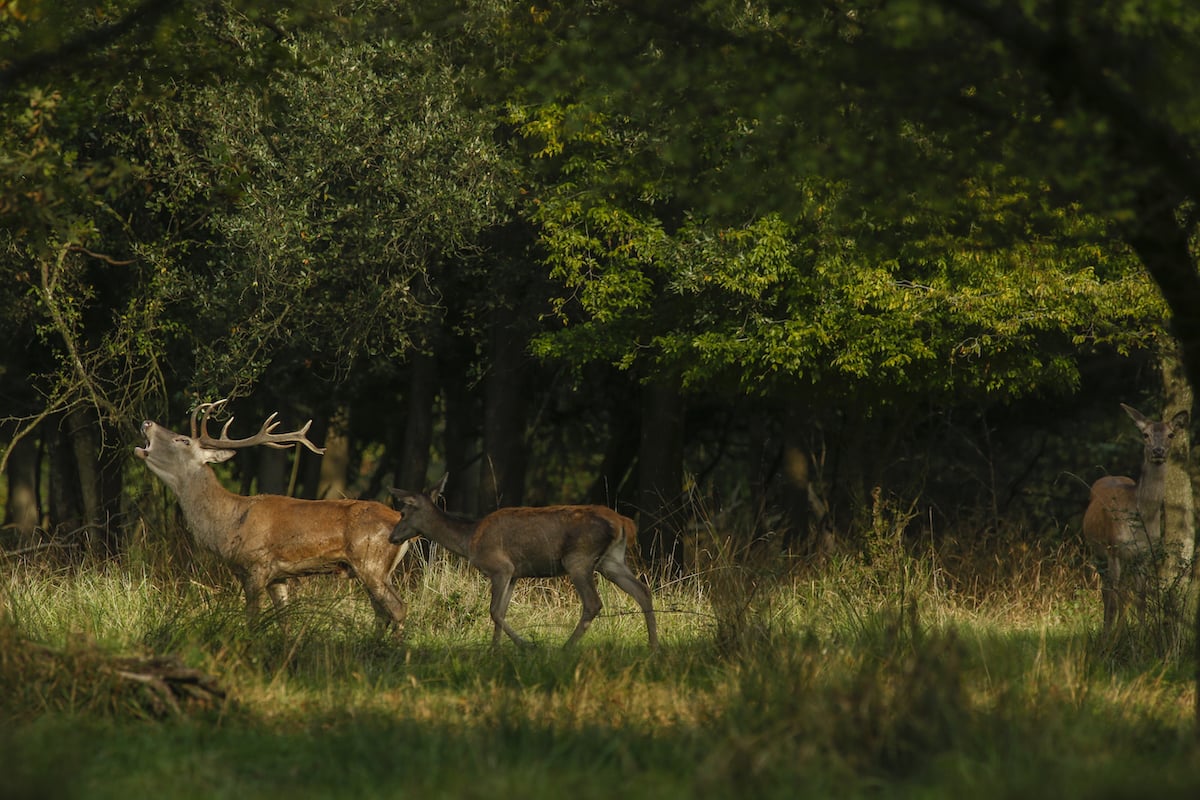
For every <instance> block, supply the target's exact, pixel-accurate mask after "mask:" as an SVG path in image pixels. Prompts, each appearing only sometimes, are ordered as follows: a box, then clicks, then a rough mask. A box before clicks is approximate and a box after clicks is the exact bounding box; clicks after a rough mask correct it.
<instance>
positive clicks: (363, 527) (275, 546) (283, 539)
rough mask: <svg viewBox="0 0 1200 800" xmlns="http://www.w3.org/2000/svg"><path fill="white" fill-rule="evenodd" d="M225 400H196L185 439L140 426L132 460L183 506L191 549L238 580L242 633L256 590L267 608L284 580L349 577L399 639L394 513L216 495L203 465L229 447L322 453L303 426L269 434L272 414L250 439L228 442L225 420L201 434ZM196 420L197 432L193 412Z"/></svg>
mask: <svg viewBox="0 0 1200 800" xmlns="http://www.w3.org/2000/svg"><path fill="white" fill-rule="evenodd" d="M225 402H226V401H225V400H219V401H217V402H215V403H204V404H202V405H200V406H198V407H197V408H196V410H195V411H193V412H192V435H191V436H183V435H181V434H178V433H174V432H172V431H170V430H167V429H166V428H164V427H162V426H161V425H159V424H157V423H155V422H152V421H150V420H146V421H145V422H143V423H142V433H143V435H144V436H145V437H146V445H145V446H144V447H137V448H134V454H135V455H137V457H138V458H140V459H142V461H144V462H146V466H147V467H149V468H150V470H151V471H152V472H154V474H156V475H158V477H160V478H161V479H162V480H163V483H165V484H166V485H167V486H169V487H170V488H171V491H173V492H174V493H175V496H176V497H177V498H178V499H179V506H180V508H182V509H183V516H184V519H185V521H186V522H187V527H188V529H189V530H190V531H191V533H192V536H193V537H194V538H195V540H196V543H197V544H199V545H201V546H202V547H205V548H207V549H209V550H211V551H213V552H214V553H216V554H217V555H218V556H220V557H221V559H222V560H223V561H225V563H227V564H228V565H229V566H230V567H231V568H232V569H233V571H234V573H236V575H237V576H238V578H239V579H240V580H241V583H242V589H243V591H244V592H245V594H246V612H247V616H248V617H249V621H250V624H251V626H253V625H254V624H255V623H256V621H257V618H258V613H259V608H260V606H261V604H262V595H263V592H264V591H265V592H266V593H267V594H268V595H269V596H270V598H271V601H272V603H273V604H274V606H275V608H276V609H282V608H283V606H284V605H286V603H287V599H288V593H287V584H286V582H285V581H286V580H287V579H288V578H293V577H300V576H304V575H315V574H321V573H330V572H349V573H350V574H352V575H353V576H355V577H357V578H358V580H360V581H361V582H362V584H363V586H364V587H366V590H367V594H368V595H369V596H370V598H371V605H372V606H373V607H374V609H375V615H376V617H377V618H378V619H379V620H380V622H382V623H384V624H386V625H391V626H394V627H395V628H396V630H397V632H399V630H400V629H401V627H402V626H403V624H404V617H405V614H406V612H407V608H406V606H405V604H404V601H403V600H401V599H400V597H399V595H397V594H396V591H395V590H394V589H393V588H392V584H391V578H392V573H393V572H394V571H395V569H396V566H397V565H398V564H399V563H400V558H401V557H402V556H403V555H404V553H405V551H406V550H407V549H408V548H407V545H403V544H402V545H396V544H392V543H391V542H389V541H388V534H389V533H390V531H391V530H392V528H394V527H395V526H396V523H398V522H399V521H400V514H399V513H398V512H396V511H395V510H394V509H392V508H389V507H388V506H387V505H385V504H383V503H377V502H374V501H368V500H301V499H298V498H295V497H285V496H282V495H272V494H260V495H254V496H251V497H243V496H242V495H238V494H234V493H232V492H230V491H228V490H226V489H225V487H223V486H222V485H221V483H220V481H218V480H217V476H216V474H215V473H214V472H213V471H212V468H211V467H209V466H208V465H209V464H214V463H219V462H222V461H226V460H228V459H230V458H232V457H233V456H234V454H235V451H236V450H237V449H238V448H243V447H252V446H254V445H260V444H261V445H266V446H267V447H276V448H286V447H288V446H290V445H292V444H301V445H304V446H305V447H307V448H308V449H309V450H311V451H313V452H314V453H318V454H320V453H324V452H325V451H324V449H322V448H319V447H317V446H316V445H314V444H313V443H312V442H310V441H309V440H308V437H307V435H306V434H307V432H308V428H309V426H310V425H312V420H309V421H308V422H307V423H305V425H304V427H302V428H300V430H298V431H294V432H291V433H274V432H273V431H274V430H275V428H276V427H278V425H279V423H278V422H276V421H275V417H276V416H277V414H274V413H273V414H271V416H269V417H268V418H267V420H266V422H264V423H263V424H262V427H261V428H260V429H259V432H258V433H256V434H255V435H253V436H249V437H247V438H245V439H230V438H228V432H229V426H230V425H231V424H232V423H233V418H232V417H230V418H229V420H228V421H227V422H226V423H225V426H224V427H223V428H222V429H221V435H220V436H218V437H216V438H213V437H211V436H209V435H208V419H209V415H210V414H211V413H212V412H213V411H216V410H218V409H220V408H221V406H223V405H224V404H225ZM197 414H202V415H203V416H202V418H201V420H200V423H199V430H197V423H196V415H197Z"/></svg>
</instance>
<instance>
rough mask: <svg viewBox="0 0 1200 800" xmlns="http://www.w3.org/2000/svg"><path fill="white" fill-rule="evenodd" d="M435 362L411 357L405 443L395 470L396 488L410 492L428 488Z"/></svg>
mask: <svg viewBox="0 0 1200 800" xmlns="http://www.w3.org/2000/svg"><path fill="white" fill-rule="evenodd" d="M437 391H438V379H437V360H436V359H435V358H434V357H433V355H431V354H428V353H414V354H413V357H412V372H411V375H410V377H409V380H408V402H407V403H406V404H405V417H404V441H403V442H402V444H401V446H400V463H399V464H398V465H397V467H396V485H397V486H398V487H399V488H401V489H408V490H410V491H415V492H419V491H424V490H425V489H426V488H428V487H429V448H430V445H431V444H432V443H433V404H434V402H435V401H436V400H437Z"/></svg>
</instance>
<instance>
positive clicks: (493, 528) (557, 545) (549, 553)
mask: <svg viewBox="0 0 1200 800" xmlns="http://www.w3.org/2000/svg"><path fill="white" fill-rule="evenodd" d="M444 482H445V479H443V484H444ZM392 494H393V495H394V496H395V497H396V499H397V500H398V501H399V503H400V514H401V517H402V519H401V520H400V522H399V523H398V524H397V525H396V527H395V529H394V530H393V531H392V534H391V537H390V541H391V542H392V543H393V544H400V543H403V542H407V541H408V540H409V539H412V538H414V537H416V536H424V537H426V538H427V539H429V540H431V541H433V542H436V543H438V544H440V545H441V546H442V547H445V548H446V549H447V550H449V551H451V552H452V553H457V554H458V555H460V556H463V557H465V558H466V559H467V561H469V562H470V563H471V566H473V567H475V568H476V569H478V570H479V571H480V572H482V573H483V574H484V575H487V576H488V578H490V579H491V582H492V601H491V616H492V622H493V623H495V628H494V629H493V632H492V646H493V647H495V646H497V645H498V644H499V643H500V632H501V631H503V632H505V633H507V634H508V635H509V636H510V637H511V638H512V640H513V641H514V642H516V643H517V644H519V645H524V644H527V642H526V641H525V640H524V639H523V638H521V637H520V636H519V635H518V634H517V632H516V631H514V630H513V629H512V628H511V627H510V626H509V624H508V623H507V622H505V620H504V617H505V614H507V612H508V604H509V601H510V600H512V593H513V585H514V584H515V583H516V580H517V578H551V577H555V576H557V575H563V574H566V575H568V576H570V578H571V583H572V584H573V585H574V587H575V591H576V592H577V593H578V594H579V599H580V600H581V601H583V614H582V616H581V617H580V618H579V624H578V625H576V626H575V631H574V632H573V633H572V634H571V637H570V638H569V639H567V642H566V645H565V646H568V647H569V646H570V645H572V644H574V643H575V642H577V641H579V638H580V637H581V636H583V634H584V633H585V632H586V631H587V629H588V626H589V625H591V624H592V620H593V619H595V618H596V615H597V614H599V613H600V609H601V608H602V607H603V603H601V601H600V593H599V592H597V591H596V577H595V573H596V572H599V573H600V574H601V575H603V576H604V577H606V578H608V579H609V580H610V581H612V582H613V583H615V584H616V585H617V586H618V587H620V588H621V589H622V590H624V591H625V592H626V593H627V594H628V595H629V596H630V597H632V598H633V599H634V600H636V601H637V604H638V605H639V606H641V608H642V614H643V615H644V616H645V618H646V631H647V635H648V636H649V638H650V648H651V649H654V648H656V647H657V646H658V632H657V628H656V625H655V620H654V606H653V602H652V600H651V596H650V588H649V587H648V586H646V584H644V583H642V582H641V581H640V580H638V578H637V576H636V575H634V574H633V571H632V570H631V569H630V568H629V565H628V564H626V563H625V551H626V549H627V548H629V547H633V546H634V545H635V543H636V541H637V526H636V525H635V524H634V522H633V520H631V519H629V518H628V517H625V516H622V515H620V514H618V513H617V512H615V511H613V510H612V509H610V508H605V507H604V506H548V507H545V508H502V509H500V510H498V511H493V512H492V513H491V514H488V515H487V516H486V517H484V518H483V519H481V520H478V521H474V520H467V519H462V518H459V517H454V516H451V515H449V514H446V513H445V512H443V511H442V510H441V509H439V508H438V507H437V506H436V505H434V502H433V501H434V498H432V497H430V496H426V495H424V494H420V493H418V492H408V491H405V490H403V489H392Z"/></svg>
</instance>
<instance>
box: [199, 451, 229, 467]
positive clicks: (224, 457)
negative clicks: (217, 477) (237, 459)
mask: <svg viewBox="0 0 1200 800" xmlns="http://www.w3.org/2000/svg"><path fill="white" fill-rule="evenodd" d="M236 452H237V451H235V450H209V449H208V448H207V447H201V448H200V454H201V457H202V458H203V460H204V463H205V464H220V463H221V462H222V461H228V460H229V459H231V458H233V457H234V455H235V454H236Z"/></svg>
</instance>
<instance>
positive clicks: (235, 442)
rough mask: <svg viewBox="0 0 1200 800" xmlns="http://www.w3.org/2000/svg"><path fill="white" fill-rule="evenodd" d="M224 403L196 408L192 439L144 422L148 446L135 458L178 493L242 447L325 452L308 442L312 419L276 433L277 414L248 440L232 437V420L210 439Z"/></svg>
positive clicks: (219, 402)
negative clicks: (215, 415)
mask: <svg viewBox="0 0 1200 800" xmlns="http://www.w3.org/2000/svg"><path fill="white" fill-rule="evenodd" d="M225 403H226V401H225V400H218V401H217V402H215V403H202V404H200V405H199V406H197V407H196V409H195V410H194V411H193V412H192V435H191V436H184V435H183V434H180V433H175V432H174V431H172V430H169V429H167V428H164V427H163V426H161V425H159V424H158V423H157V422H153V421H152V420H146V421H145V422H143V423H142V435H143V436H145V437H146V444H145V446H143V447H135V448H134V449H133V452H134V455H136V456H137V457H138V458H140V459H142V460H143V461H145V462H146V466H147V467H149V468H150V469H151V471H153V472H154V474H156V475H158V476H159V477H160V478H162V479H163V481H165V482H166V483H167V485H168V486H170V487H171V488H173V489H176V490H178V488H179V486H180V485H182V484H184V483H186V482H187V481H188V480H189V478H190V477H191V476H193V475H195V474H196V473H197V472H199V471H201V470H202V469H204V467H205V466H206V465H208V464H216V463H219V462H221V461H227V460H228V459H230V458H232V457H233V455H234V452H235V451H236V450H237V449H238V448H241V447H251V446H253V445H258V444H262V445H266V446H267V447H279V448H283V447H290V446H291V445H293V444H302V445H304V446H305V447H307V448H308V449H309V450H312V451H313V452H314V453H324V452H325V450H324V448H320V447H317V446H316V445H315V444H313V443H312V442H310V441H309V440H308V437H307V435H306V434H307V433H308V428H309V426H310V425H312V420H309V421H308V422H306V423H305V424H304V427H302V428H300V429H299V430H297V431H293V432H290V433H274V432H273V431H274V430H275V428H276V427H278V426H279V423H278V422H277V421H275V417H276V416H278V415H277V414H271V416H269V417H267V421H266V422H264V423H263V424H262V427H261V428H260V429H259V431H258V433H256V434H255V435H253V436H248V437H246V438H245V439H231V438H229V426H230V425H232V424H233V417H230V418H229V419H228V420H226V422H225V424H224V426H222V428H221V435H220V436H216V437H213V436H209V435H208V419H209V417H210V416H211V415H212V413H213V412H215V411H217V410H219V409H220V408H221V406H223V405H225ZM197 415H200V420H199V422H197V419H196V417H197Z"/></svg>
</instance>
